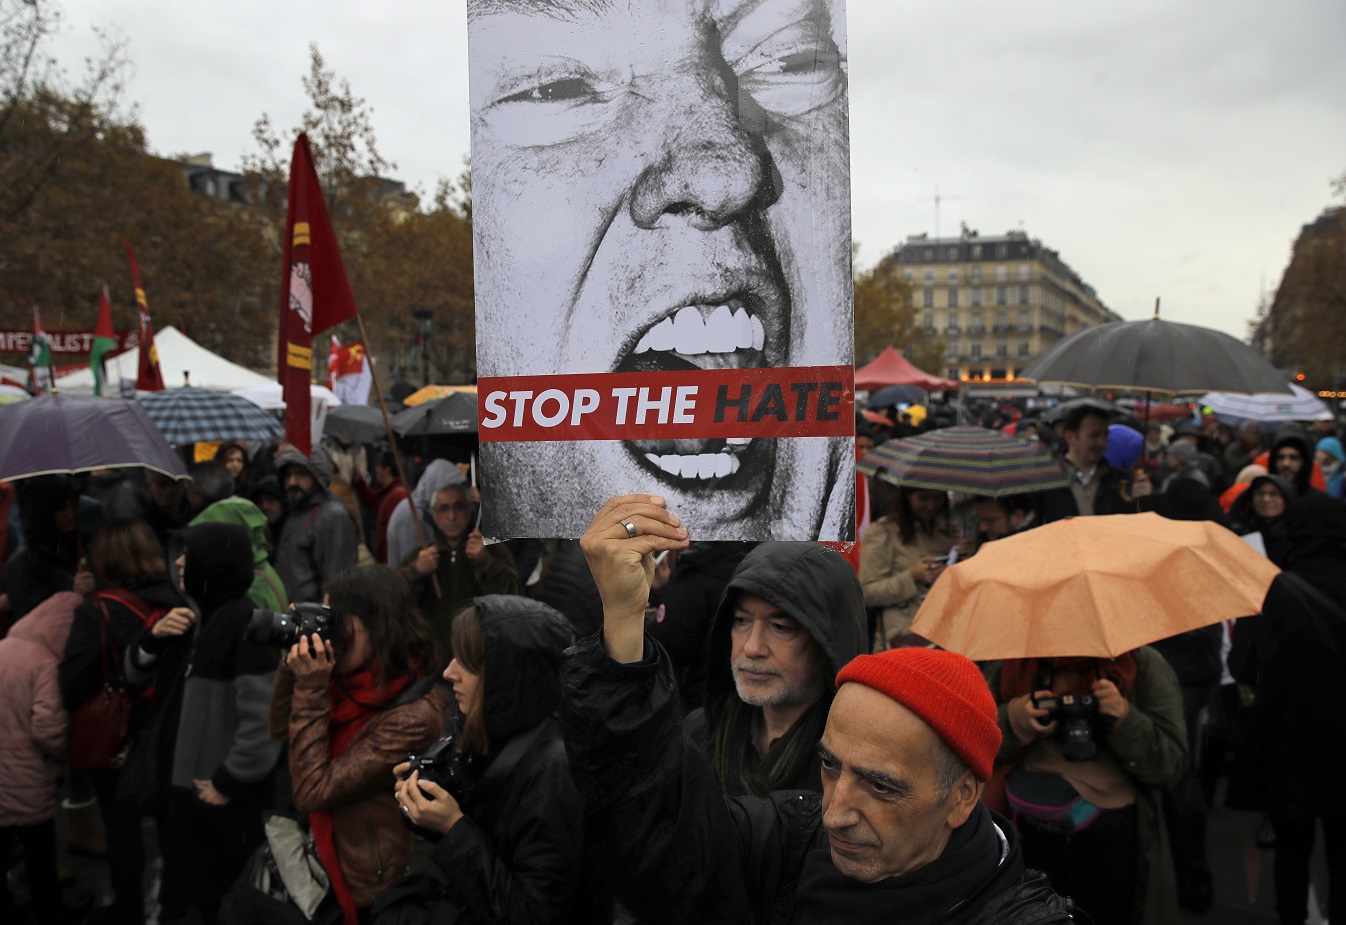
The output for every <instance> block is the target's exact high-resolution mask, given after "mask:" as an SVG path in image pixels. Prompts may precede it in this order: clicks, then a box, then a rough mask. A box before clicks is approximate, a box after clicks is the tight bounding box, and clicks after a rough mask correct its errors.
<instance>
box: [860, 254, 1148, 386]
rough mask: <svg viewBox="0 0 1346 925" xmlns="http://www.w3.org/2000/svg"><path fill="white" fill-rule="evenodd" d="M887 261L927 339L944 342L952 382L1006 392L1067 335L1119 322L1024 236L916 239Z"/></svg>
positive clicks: (1076, 276) (947, 372) (1077, 279)
mask: <svg viewBox="0 0 1346 925" xmlns="http://www.w3.org/2000/svg"><path fill="white" fill-rule="evenodd" d="M887 259H888V260H891V261H894V262H896V263H897V264H898V265H899V266H900V267H901V268H902V272H903V275H904V276H905V277H906V280H907V282H908V283H909V284H910V285H911V288H912V298H913V299H914V301H915V305H916V313H917V317H918V319H919V320H920V323H922V324H923V325H924V328H925V331H926V332H927V333H928V334H930V335H932V336H937V337H942V338H944V342H945V344H946V345H947V350H948V354H947V358H946V362H945V366H944V369H943V375H945V376H947V377H948V378H950V379H960V380H962V381H964V382H969V383H971V382H980V383H991V384H1008V383H1009V382H1011V381H1012V380H1013V379H1014V378H1015V375H1016V374H1017V373H1018V372H1019V371H1021V370H1022V369H1023V368H1024V367H1025V366H1027V365H1028V364H1029V363H1031V362H1032V361H1033V359H1034V358H1035V357H1036V356H1038V354H1040V353H1042V352H1043V351H1044V350H1046V349H1047V348H1049V347H1051V346H1052V344H1054V343H1056V342H1057V341H1058V340H1060V339H1061V338H1063V337H1065V336H1066V335H1068V334H1074V333H1075V332H1076V331H1079V330H1082V329H1083V328H1087V327H1091V326H1093V325H1096V324H1105V323H1107V322H1110V321H1121V320H1122V319H1121V316H1120V315H1118V314H1117V313H1116V312H1113V311H1111V310H1109V309H1108V307H1107V306H1106V305H1104V304H1103V302H1102V301H1101V300H1100V299H1099V298H1098V293H1096V292H1095V291H1094V288H1093V287H1092V286H1090V285H1089V284H1088V283H1086V282H1085V281H1084V280H1082V279H1080V277H1079V274H1077V273H1076V272H1075V271H1074V270H1072V269H1071V268H1070V267H1069V266H1068V265H1067V264H1066V262H1065V261H1063V260H1062V259H1061V257H1060V255H1059V254H1058V253H1057V252H1056V251H1054V250H1051V249H1050V248H1048V247H1045V246H1043V244H1042V242H1041V241H1038V240H1035V239H1030V238H1029V237H1028V235H1027V234H1026V233H1025V232H1022V231H1011V232H1008V233H1007V234H1005V235H1003V236H999V237H982V236H980V235H979V234H977V233H976V232H975V231H968V230H966V229H965V230H964V232H963V234H962V235H960V236H959V237H956V238H929V237H927V236H926V235H924V234H921V235H913V236H911V237H909V238H907V241H906V243H905V244H903V245H901V246H900V247H898V249H897V250H896V251H894V252H893V253H892V254H891V255H889V256H888V258H887ZM932 372H933V370H932Z"/></svg>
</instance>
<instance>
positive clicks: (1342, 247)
mask: <svg viewBox="0 0 1346 925" xmlns="http://www.w3.org/2000/svg"><path fill="white" fill-rule="evenodd" d="M1336 182H1337V183H1338V184H1339V186H1340V187H1346V177H1343V178H1342V179H1339V180H1337V181H1336ZM1340 191H1341V192H1343V193H1346V188H1341V189H1340ZM1253 342H1254V344H1255V345H1258V346H1261V347H1262V348H1263V349H1265V350H1267V351H1268V352H1269V354H1270V356H1271V359H1272V362H1274V363H1275V364H1276V365H1277V366H1279V367H1282V368H1284V369H1286V370H1288V371H1290V372H1292V373H1303V374H1304V375H1305V377H1306V378H1307V381H1308V382H1309V383H1310V384H1312V385H1315V386H1318V387H1324V386H1326V387H1330V388H1333V389H1339V388H1342V387H1343V386H1344V385H1346V360H1344V359H1343V358H1344V357H1346V207H1338V208H1335V209H1328V210H1327V211H1326V212H1324V213H1323V214H1322V215H1321V216H1319V217H1318V218H1317V220H1315V221H1314V222H1312V223H1310V224H1308V225H1305V226H1304V229H1303V231H1302V232H1301V233H1300V236H1299V239H1298V240H1297V241H1295V244H1294V250H1293V252H1292V254H1291V257H1290V265H1289V266H1288V267H1286V269H1285V274H1284V275H1283V276H1282V277H1281V282H1280V285H1279V286H1278V287H1277V288H1276V297H1275V299H1274V300H1273V301H1272V303H1271V306H1270V308H1269V310H1268V311H1267V312H1266V313H1265V315H1264V316H1262V317H1260V318H1259V320H1258V328H1257V330H1256V331H1255V332H1254V337H1253Z"/></svg>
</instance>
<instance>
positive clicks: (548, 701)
mask: <svg viewBox="0 0 1346 925" xmlns="http://www.w3.org/2000/svg"><path fill="white" fill-rule="evenodd" d="M474 604H475V607H476V610H477V613H478V614H479V615H480V617H481V629H482V635H483V637H484V639H485V644H486V645H485V648H486V664H485V667H484V669H483V671H482V687H481V690H480V692H479V696H480V697H481V698H482V706H483V709H484V710H485V711H486V714H485V718H486V731H487V734H488V736H489V738H490V742H491V753H490V754H489V755H486V756H481V757H479V758H478V759H477V763H476V764H475V766H474V768H473V771H472V772H471V777H472V778H473V781H472V784H471V787H470V789H469V791H468V794H467V796H466V798H465V800H464V802H463V805H462V810H463V813H464V818H463V819H462V820H460V821H459V822H458V824H457V825H455V826H454V827H453V828H452V829H450V830H449V832H448V833H447V834H446V835H444V836H443V837H441V838H440V839H439V843H438V844H437V845H436V846H435V848H434V852H433V854H432V855H431V856H432V857H433V859H434V861H435V863H436V865H437V866H438V867H439V868H440V870H441V871H442V872H443V873H444V876H445V880H446V884H445V888H444V890H445V895H446V896H447V897H448V898H449V899H451V900H452V901H453V902H455V903H457V904H458V905H459V906H460V907H461V908H462V910H463V918H462V919H460V920H459V921H461V922H465V923H477V922H483V923H485V922H491V923H505V922H508V923H546V922H567V921H572V914H573V913H575V911H576V904H577V897H578V894H579V893H580V881H581V866H582V861H583V855H584V849H583V807H582V805H581V803H580V798H579V793H578V791H577V790H576V789H575V786H574V784H573V783H572V782H571V779H570V767H569V762H568V760H567V758H566V752H565V743H564V740H563V738H562V736H561V730H560V726H559V725H558V724H557V722H556V720H555V719H554V718H553V714H554V713H555V712H556V710H557V708H558V707H559V706H560V702H561V681H560V677H559V673H560V664H561V653H562V652H563V651H564V650H565V648H566V647H567V646H568V645H570V643H571V641H572V640H573V639H574V634H573V632H572V631H571V629H570V624H569V623H568V622H567V621H566V619H565V618H564V617H563V616H561V615H560V614H559V613H557V612H556V611H555V610H553V609H552V608H550V607H548V606H547V605H545V604H542V603H539V602H538V601H534V600H531V599H529V598H525V597H517V596H513V595H486V596H483V597H478V598H476V599H475V600H474ZM575 920H577V919H575ZM610 920H611V918H610V916H609V921H610Z"/></svg>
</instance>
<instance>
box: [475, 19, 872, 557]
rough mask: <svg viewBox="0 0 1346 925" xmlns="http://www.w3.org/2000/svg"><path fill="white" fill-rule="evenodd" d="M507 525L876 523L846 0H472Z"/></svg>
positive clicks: (805, 527) (497, 523)
mask: <svg viewBox="0 0 1346 925" xmlns="http://www.w3.org/2000/svg"><path fill="white" fill-rule="evenodd" d="M467 9H468V42H469V56H470V60H469V72H470V85H471V108H472V196H473V212H472V222H473V235H474V259H475V270H476V310H477V367H478V375H479V383H478V401H479V411H480V415H481V431H480V433H481V440H482V447H481V457H482V471H483V474H484V479H485V481H484V482H483V485H482V491H483V496H484V499H485V501H484V507H485V510H484V520H483V523H482V529H483V531H485V532H486V533H487V534H488V535H492V536H501V537H505V536H578V535H579V534H580V533H581V532H583V530H584V528H585V526H586V525H587V523H588V521H589V518H590V517H591V516H592V514H593V511H595V510H597V509H598V508H599V507H600V506H601V505H602V503H603V501H604V500H605V499H606V498H608V497H609V496H611V495H615V494H622V493H626V492H632V491H649V492H654V493H657V494H660V495H662V496H664V497H665V498H667V499H668V503H669V507H670V508H671V509H672V510H674V511H676V512H677V513H678V514H679V515H680V516H681V517H682V519H683V521H684V522H685V523H687V524H688V525H689V527H690V528H691V530H692V531H693V535H694V537H695V538H697V539H782V540H805V539H823V540H845V539H849V538H850V537H851V533H852V532H853V523H854V517H853V504H854V500H853V495H854V485H855V478H854V462H855V454H854V441H853V433H854V417H853V415H854V410H853V394H852V392H853V387H852V382H853V366H852V364H853V350H854V335H853V321H852V294H851V234H850V228H851V225H850V176H849V170H850V159H849V139H848V125H847V122H848V115H847V76H846V28H845V25H846V24H845V7H844V0H613V2H609V0H468V4H467Z"/></svg>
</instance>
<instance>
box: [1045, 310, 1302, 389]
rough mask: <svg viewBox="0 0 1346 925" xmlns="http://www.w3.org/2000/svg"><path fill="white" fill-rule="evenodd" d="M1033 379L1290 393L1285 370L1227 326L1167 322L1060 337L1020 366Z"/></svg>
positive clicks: (1101, 327)
mask: <svg viewBox="0 0 1346 925" xmlns="http://www.w3.org/2000/svg"><path fill="white" fill-rule="evenodd" d="M1019 375H1020V378H1023V379H1031V380H1033V381H1035V382H1060V383H1065V384H1068V385H1079V386H1088V387H1090V388H1096V389H1135V390H1137V391H1143V392H1165V393H1168V394H1170V395H1177V394H1181V393H1187V392H1193V393H1203V392H1242V393H1244V394H1251V393H1255V392H1279V393H1288V392H1289V389H1288V388H1287V386H1286V384H1285V375H1284V374H1283V373H1280V372H1277V371H1276V368H1275V367H1274V366H1272V365H1271V364H1270V363H1269V362H1268V361H1267V359H1266V357H1264V356H1262V354H1260V353H1258V352H1257V351H1256V350H1254V349H1253V348H1252V347H1249V346H1248V345H1247V344H1245V343H1243V342H1242V341H1239V340H1236V339H1235V338H1233V337H1231V336H1230V335H1228V334H1225V333H1224V332H1223V331H1215V330H1212V329H1210V328H1202V327H1198V326H1196V325H1192V324H1179V323H1178V322H1175V321H1163V320H1160V319H1159V318H1158V317H1155V318H1151V319H1149V320H1147V321H1117V322H1113V323H1111V324H1100V325H1098V326H1097V327H1092V328H1085V329H1084V330H1083V331H1077V332H1076V333H1074V334H1072V335H1070V336H1069V337H1067V338H1065V339H1064V340H1061V341H1058V342H1057V343H1056V344H1055V345H1053V346H1052V347H1051V348H1050V349H1049V350H1047V351H1046V352H1045V353H1043V354H1042V355H1041V356H1039V357H1038V358H1037V359H1036V360H1034V361H1033V362H1032V363H1030V364H1028V366H1027V367H1026V368H1025V369H1024V370H1023V372H1021V373H1020V374H1019Z"/></svg>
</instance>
